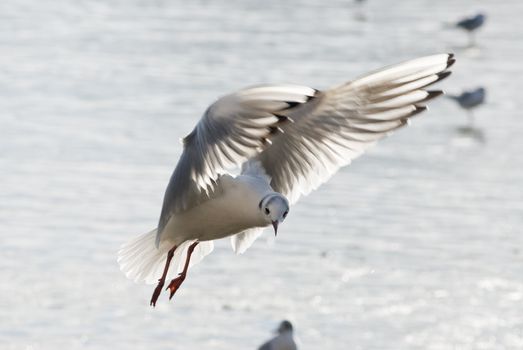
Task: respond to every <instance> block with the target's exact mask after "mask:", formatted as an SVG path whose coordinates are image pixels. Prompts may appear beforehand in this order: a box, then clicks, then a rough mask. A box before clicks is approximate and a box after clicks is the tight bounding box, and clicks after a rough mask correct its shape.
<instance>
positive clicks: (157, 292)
mask: <svg viewBox="0 0 523 350" xmlns="http://www.w3.org/2000/svg"><path fill="white" fill-rule="evenodd" d="M176 248H177V247H176V246H174V247H172V249H171V250H169V252H168V253H167V260H166V261H165V267H164V268H163V274H162V277H161V278H160V279H159V280H158V285H157V286H156V288H155V289H154V292H153V296H152V297H151V304H150V305H151V306H156V300H158V297H159V296H160V293H161V292H162V288H163V284H164V283H165V278H166V277H167V271H169V265H170V264H171V259H172V258H173V255H174V251H175V250H176Z"/></svg>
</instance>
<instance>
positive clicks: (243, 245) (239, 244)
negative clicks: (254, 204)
mask: <svg viewBox="0 0 523 350" xmlns="http://www.w3.org/2000/svg"><path fill="white" fill-rule="evenodd" d="M262 233H263V227H255V228H252V229H250V230H245V231H243V232H240V233H237V234H235V235H232V236H231V245H232V250H233V251H234V252H235V253H236V254H243V253H245V251H246V250H247V249H248V248H249V247H250V246H251V245H252V244H253V243H254V241H255V240H256V238H258V237H260V235H261V234H262Z"/></svg>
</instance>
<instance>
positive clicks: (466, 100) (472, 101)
mask: <svg viewBox="0 0 523 350" xmlns="http://www.w3.org/2000/svg"><path fill="white" fill-rule="evenodd" d="M447 96H448V97H449V98H451V99H453V100H454V101H456V102H457V103H458V104H459V105H460V107H461V108H463V109H465V110H466V111H467V113H468V116H469V124H470V125H472V124H474V118H473V113H472V110H473V109H474V108H476V107H478V106H480V105H482V104H483V103H485V96H486V91H485V88H484V87H478V88H476V89H474V90H469V91H463V92H462V93H461V95H447Z"/></svg>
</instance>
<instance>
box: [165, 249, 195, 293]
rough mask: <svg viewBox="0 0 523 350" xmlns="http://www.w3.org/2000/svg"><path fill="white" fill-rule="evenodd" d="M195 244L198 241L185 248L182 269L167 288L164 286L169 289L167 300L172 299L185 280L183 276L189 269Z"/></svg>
mask: <svg viewBox="0 0 523 350" xmlns="http://www.w3.org/2000/svg"><path fill="white" fill-rule="evenodd" d="M197 245H198V242H194V243H193V244H191V245H190V246H189V249H188V250H187V258H186V259H185V266H184V267H183V271H182V272H180V273H179V274H178V277H176V278H174V279H173V280H172V281H171V282H170V283H169V285H168V286H167V288H165V290H167V289H169V291H170V294H169V300H171V299H172V297H173V296H174V293H176V291H177V290H178V288H180V286H181V285H182V283H183V281H184V280H185V276H187V270H188V269H189V262H190V260H191V255H192V252H193V251H194V248H196V246H197Z"/></svg>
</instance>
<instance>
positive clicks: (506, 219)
mask: <svg viewBox="0 0 523 350" xmlns="http://www.w3.org/2000/svg"><path fill="white" fill-rule="evenodd" d="M478 10H483V11H485V13H486V14H487V15H488V19H487V24H486V26H485V28H484V30H483V31H482V32H481V33H479V35H478V47H476V48H466V47H465V45H466V43H467V37H466V35H465V34H464V33H461V32H458V31H455V30H450V29H445V27H446V25H445V23H446V22H449V21H453V20H455V19H457V18H459V17H461V16H462V15H467V14H473V13H474V12H475V11H478ZM521 13H523V3H522V2H521V1H517V0H509V1H503V2H497V1H451V0H440V1H429V0H424V1H420V0H405V1H395V2H392V1H385V0H382V1H377V0H370V1H368V3H367V4H365V5H364V6H363V7H362V8H358V7H357V6H355V4H353V3H352V1H339V0H337V1H331V2H326V1H319V0H318V1H276V0H270V1H266V2H263V4H262V3H261V2H258V1H221V2H220V1H214V2H211V1H185V2H181V1H161V0H156V1H153V0H150V1H146V0H126V1H124V0H107V1H102V0H100V1H86V0H79V1H66V0H39V1H36V0H33V1H29V0H3V1H1V2H0V223H1V229H0V231H1V234H0V243H1V244H0V252H1V255H0V272H1V277H2V283H1V284H0V348H1V349H53V350H54V349H80V348H85V349H109V348H117V349H120V348H121V349H148V350H154V349H254V348H256V346H258V345H259V344H260V343H261V342H262V341H263V340H265V339H266V338H267V337H268V336H269V335H270V331H271V329H273V328H274V327H275V325H276V323H277V322H279V321H280V320H281V319H283V318H288V319H290V320H291V321H293V322H294V324H295V327H296V332H297V335H298V337H299V338H300V341H301V345H302V347H301V348H302V349H521V348H523V274H522V273H523V255H522V254H523V251H522V245H523V235H522V234H523V233H522V230H521V225H522V224H523V155H522V150H523V139H522V138H521V134H522V132H523V116H522V115H521V109H520V107H519V105H520V104H521V101H522V100H523V94H522V92H521V91H522V89H521V86H522V85H523V66H522V64H521V62H523V30H521V26H520V22H521V16H520V15H521ZM362 17H365V20H362ZM448 51H453V52H455V53H456V56H457V59H458V63H457V64H456V65H455V68H454V71H455V73H454V75H453V76H452V77H451V78H449V79H448V80H447V81H445V82H444V83H443V84H441V86H442V87H443V88H445V90H447V91H448V92H459V91H460V90H461V89H463V88H473V87H476V86H479V85H484V86H485V87H486V88H487V92H488V103H487V104H486V105H485V106H483V107H482V108H480V109H478V110H477V113H476V127H477V129H476V131H475V133H473V134H470V133H463V132H462V131H460V129H459V127H461V126H463V125H464V124H465V123H466V115H465V114H464V113H463V111H461V110H459V109H458V108H457V107H456V106H455V105H454V104H453V103H452V101H450V100H447V99H444V98H441V99H439V100H437V101H435V102H434V103H432V104H431V110H430V111H429V112H428V113H425V114H423V116H422V117H420V118H419V119H417V120H415V121H414V122H413V123H412V125H411V127H410V128H407V129H404V130H401V131H400V132H398V133H396V134H395V135H394V136H392V137H390V138H389V139H387V140H384V141H383V142H381V143H380V144H379V145H378V146H377V147H375V148H373V149H372V150H371V151H370V152H368V154H366V155H365V156H364V157H362V158H361V159H358V160H357V161H355V162H354V163H353V164H352V165H351V166H350V167H347V168H344V169H343V170H342V171H340V173H338V174H337V175H336V176H335V177H334V178H333V179H332V180H331V181H330V182H329V183H328V184H326V185H324V186H323V187H322V188H321V189H320V190H318V191H316V192H314V193H313V194H312V195H310V196H308V197H306V198H305V199H303V200H302V201H300V202H299V203H298V205H296V206H295V207H293V208H292V211H291V214H290V215H289V218H288V220H287V221H286V222H285V224H284V225H282V227H281V229H280V234H279V236H278V238H277V239H276V240H274V238H273V237H271V234H270V233H269V232H267V233H266V234H265V235H264V237H262V239H260V240H258V241H257V242H256V243H255V244H254V245H253V246H252V247H251V248H250V249H249V250H248V252H247V253H246V254H245V255H242V256H235V255H234V254H233V253H232V252H231V249H230V245H229V241H228V240H224V241H221V242H218V244H217V247H216V249H215V251H214V253H213V254H211V255H210V256H208V257H207V258H206V259H205V260H204V261H203V262H202V263H201V264H199V265H198V266H196V267H195V268H194V269H192V270H191V271H190V275H189V278H188V279H187V280H186V282H185V284H184V286H183V287H182V289H181V290H180V291H179V292H178V294H177V295H176V298H175V300H174V302H167V300H166V296H165V295H164V296H163V297H162V298H161V299H160V301H159V303H158V306H157V308H156V309H152V308H151V307H149V305H148V304H149V303H148V302H149V298H150V295H151V292H152V287H151V286H144V285H135V284H133V283H132V282H131V281H128V280H126V279H125V278H124V276H123V275H122V274H121V273H120V272H119V269H118V266H117V263H116V261H115V260H116V256H115V254H116V250H117V249H118V247H119V245H120V244H121V243H122V242H124V241H126V240H127V239H129V238H131V237H132V236H134V235H136V234H139V233H142V232H145V231H147V230H150V229H151V228H153V227H154V225H155V224H156V222H157V219H158V216H159V212H160V207H161V201H162V197H163V191H164V189H165V186H166V184H167V181H168V179H169V176H170V173H171V171H172V169H173V167H174V165H175V163H176V161H177V158H178V156H179V154H180V151H181V145H180V143H179V139H180V138H181V137H183V136H184V135H185V134H186V133H188V132H189V131H190V129H191V128H192V126H193V125H194V124H195V123H196V121H197V120H198V119H199V116H200V115H201V113H202V112H203V111H204V110H205V108H206V107H207V105H208V104H209V103H211V102H212V101H213V100H214V99H215V98H216V97H218V96H220V95H223V94H225V93H227V92H229V91H232V90H234V89H237V88H240V87H243V86H246V85H250V84H254V83H260V82H291V83H299V84H307V85H311V86H313V87H316V88H320V89H321V88H327V87H329V86H331V85H335V84H338V83H341V82H343V81H345V80H349V79H351V78H353V77H355V76H357V75H359V74H361V73H364V72H365V71H367V70H369V69H374V68H377V67H380V66H381V65H385V64H390V63H394V62H397V61H401V60H404V59H408V58H412V57H416V56H419V55H424V54H431V53H435V52H448Z"/></svg>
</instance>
